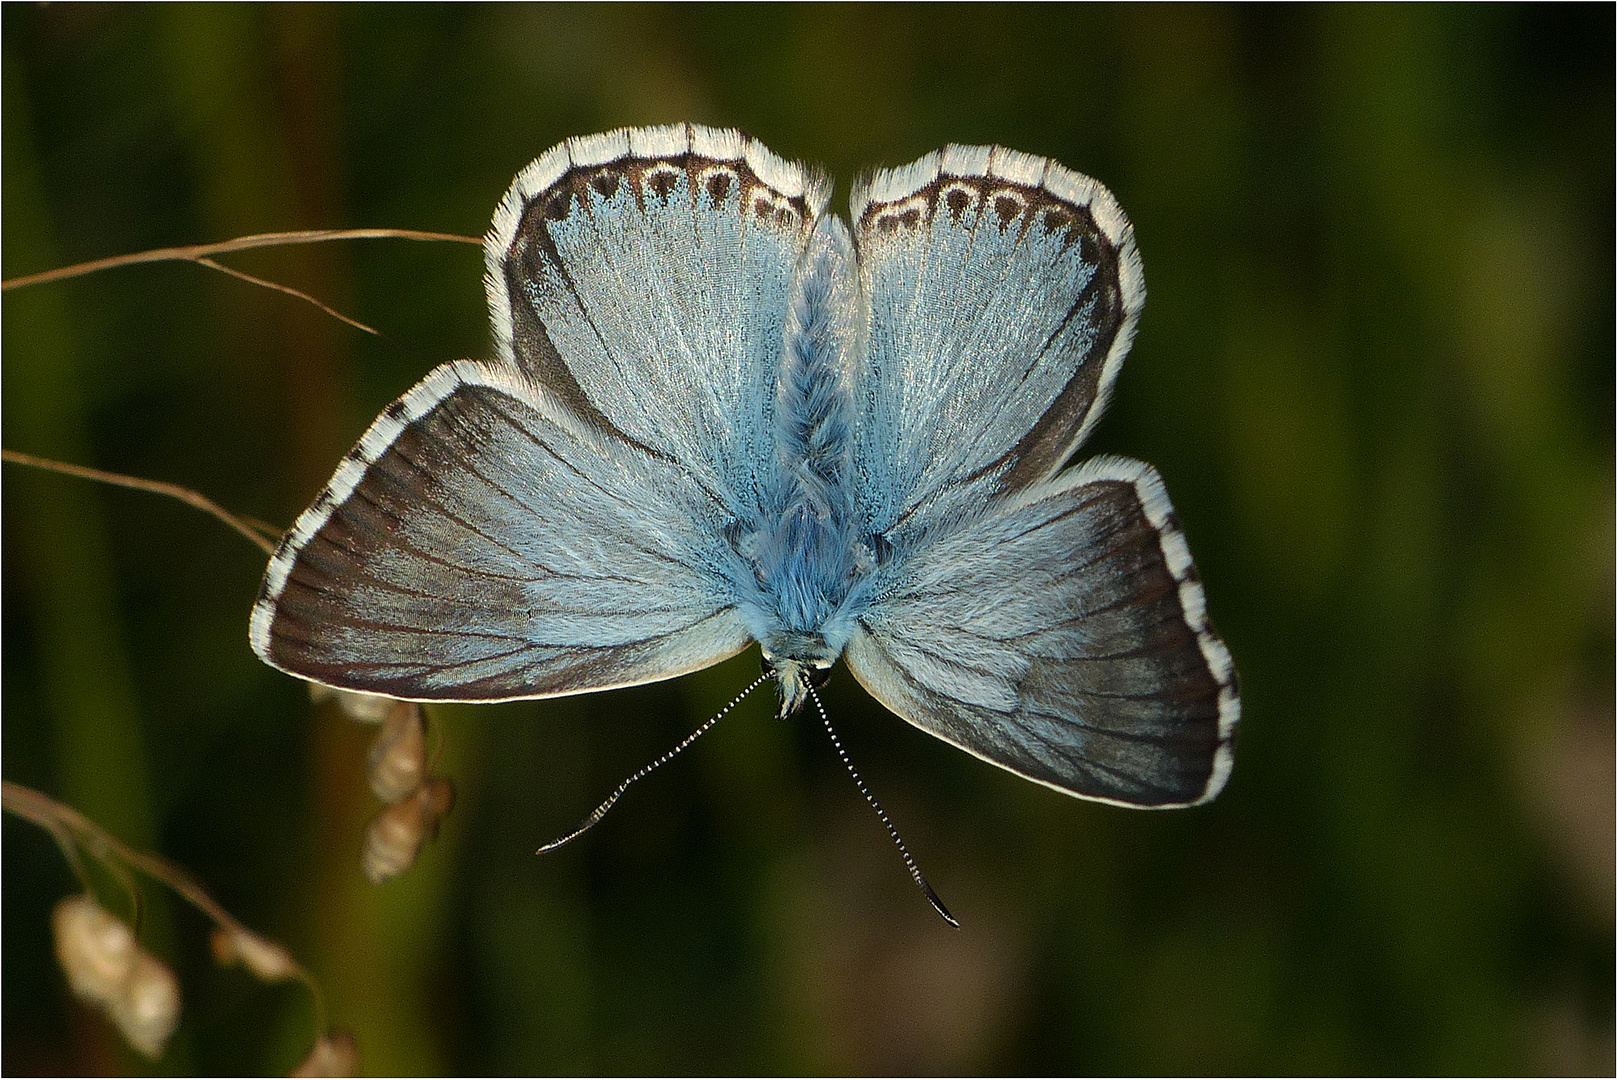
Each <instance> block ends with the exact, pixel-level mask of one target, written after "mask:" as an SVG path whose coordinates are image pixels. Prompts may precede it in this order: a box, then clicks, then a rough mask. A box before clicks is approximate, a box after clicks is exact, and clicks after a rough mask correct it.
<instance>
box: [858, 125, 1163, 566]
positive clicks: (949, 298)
mask: <svg viewBox="0 0 1618 1080" xmlns="http://www.w3.org/2000/svg"><path fill="white" fill-rule="evenodd" d="M851 208H852V213H853V220H854V236H855V239H856V242H857V244H858V250H859V273H860V284H861V288H862V290H863V292H864V294H865V297H866V302H867V305H868V309H867V310H868V320H869V323H868V330H867V338H866V340H867V346H866V351H865V356H864V365H863V369H862V371H861V372H860V385H861V387H862V396H861V398H860V401H859V421H858V435H857V439H856V443H855V459H856V469H857V474H858V477H859V482H860V492H859V493H860V498H861V500H862V504H863V505H865V506H867V507H868V508H869V509H868V513H869V516H870V525H871V527H872V530H873V531H874V532H877V533H882V534H888V533H889V532H890V530H894V529H895V527H896V526H908V527H909V528H910V529H911V530H912V532H915V531H916V530H917V529H920V528H921V526H923V525H925V524H927V523H929V522H932V521H935V520H940V519H948V518H950V517H951V516H952V515H958V514H962V513H966V514H970V513H971V508H972V507H973V506H975V505H981V504H982V503H983V502H985V501H987V500H988V499H991V498H995V497H998V496H1002V495H1004V494H1006V493H1008V492H1012V491H1015V490H1018V489H1020V488H1023V487H1026V486H1028V485H1029V484H1032V483H1036V482H1038V481H1040V480H1045V479H1048V478H1050V477H1051V476H1052V475H1054V474H1055V472H1056V471H1057V470H1058V469H1059V468H1060V467H1061V466H1062V465H1063V464H1064V463H1065V462H1066V460H1067V459H1068V457H1069V456H1070V455H1071V453H1072V452H1073V450H1074V449H1075V448H1076V447H1077V445H1078V444H1079V442H1080V441H1082V439H1083V438H1084V436H1085V435H1086V434H1087V433H1088V431H1089V430H1090V428H1091V427H1092V426H1093V424H1094V423H1095V420H1096V419H1097V418H1098V417H1099V415H1100V413H1101V409H1102V408H1103V406H1104V404H1105V401H1106V398H1107V394H1108V392H1109V389H1110V387H1111V385H1112V381H1113V379H1114V378H1115V377H1116V375H1117V372H1118V369H1119V366H1120V365H1121V364H1122V362H1123V358H1124V355H1125V353H1127V352H1128V349H1129V343H1130V341H1131V339H1132V336H1133V334H1134V327H1135V322H1136V320H1137V318H1138V316H1139V312H1140V307H1141V304H1142V302H1143V301H1144V299H1145V285H1144V281H1143V278H1142V275H1141V269H1140V260H1139V257H1138V256H1137V254H1136V251H1135V242H1134V235H1133V232H1132V230H1131V229H1130V226H1129V223H1128V221H1127V220H1126V219H1125V218H1124V216H1123V213H1122V211H1121V210H1119V208H1118V205H1117V203H1116V202H1115V201H1114V200H1113V198H1112V196H1111V194H1110V193H1108V191H1107V190H1106V189H1105V188H1104V187H1102V186H1101V185H1100V184H1098V183H1096V182H1095V181H1094V180H1091V179H1089V178H1088V177H1085V176H1081V175H1080V174H1078V173H1075V172H1072V171H1070V170H1068V169H1066V168H1064V167H1062V166H1061V165H1059V164H1057V163H1056V162H1053V161H1049V160H1047V159H1044V158H1037V157H1032V156H1029V155H1027V154H1020V153H1017V152H1015V151H1011V150H1006V149H1004V148H1001V147H973V146H948V147H945V148H944V149H943V150H941V151H938V152H936V153H933V154H929V155H928V156H927V157H925V158H922V159H921V160H920V161H917V162H915V163H913V164H911V165H908V166H905V167H903V168H899V169H891V170H885V171H882V172H878V173H875V174H874V175H872V176H870V177H869V178H867V179H865V180H863V181H862V182H861V183H859V184H858V185H856V187H855V191H854V194H853V198H852V201H851ZM923 507H927V508H928V512H927V513H925V514H923V515H922V519H921V520H920V521H912V520H911V518H912V516H913V515H915V514H916V512H917V511H918V510H920V509H921V508H923ZM902 533H903V530H902V529H901V530H899V531H898V532H895V533H894V534H893V535H890V536H889V537H888V538H889V539H890V540H892V541H894V542H896V543H902V542H903V536H902Z"/></svg>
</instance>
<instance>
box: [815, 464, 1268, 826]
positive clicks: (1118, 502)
mask: <svg viewBox="0 0 1618 1080" xmlns="http://www.w3.org/2000/svg"><path fill="white" fill-rule="evenodd" d="M897 572H898V573H899V574H900V575H902V576H899V577H896V578H895V579H894V580H893V581H891V582H890V583H888V585H887V587H886V590H885V592H884V593H883V594H882V596H881V598H880V599H879V600H878V602H877V603H875V604H873V606H872V608H871V610H870V611H869V612H867V614H866V615H865V616H864V617H863V618H862V619H861V626H860V629H859V630H857V631H856V633H855V635H854V637H853V639H852V640H851V641H850V642H849V645H848V648H847V651H846V652H845V656H846V658H847V661H848V665H849V668H850V670H851V671H852V672H853V673H854V676H855V678H857V679H858V680H859V681H860V683H861V684H862V685H863V686H865V688H866V689H867V690H869V691H870V692H871V694H872V695H873V696H874V697H876V698H877V700H879V701H881V702H882V703H883V704H885V705H886V706H887V707H888V708H890V709H892V710H893V711H894V712H895V713H897V714H898V715H900V716H902V717H903V718H904V719H906V720H908V721H910V722H911V723H912V724H915V725H916V726H917V727H920V728H922V729H923V730H925V731H927V732H930V733H931V734H933V735H936V736H938V737H939V738H941V739H944V740H946V741H948V742H951V743H954V744H955V745H956V746H959V747H961V748H962V749H964V750H967V751H968V752H970V753H972V754H974V755H976V756H978V757H981V758H984V759H985V760H988V761H990V762H993V763H994V764H996V765H999V766H1001V767H1002V768H1005V769H1008V770H1010V771H1011V772H1014V773H1017V774H1018V775H1021V776H1024V777H1027V778H1028V779H1031V780H1035V781H1038V782H1040V783H1042V784H1046V785H1047V786H1049V787H1053V788H1056V789H1057V790H1059V791H1063V792H1066V793H1068V794H1071V795H1077V796H1079V797H1081V798H1086V799H1095V800H1099V801H1102V802H1108V803H1114V804H1118V805H1123V806H1134V807H1152V808H1170V807H1179V806H1190V805H1195V804H1198V803H1203V802H1207V801H1208V800H1210V799H1212V798H1213V797H1214V796H1216V795H1217V794H1218V793H1219V791H1220V789H1221V788H1223V786H1224V784H1225V781H1226V779H1227V778H1228V777H1229V775H1230V768H1231V761H1232V757H1231V750H1232V744H1233V742H1234V739H1235V735H1236V727H1237V722H1238V719H1239V718H1240V715H1241V703H1240V699H1239V697H1238V694H1237V688H1236V673H1235V669H1234V666H1233V665H1232V662H1231V658H1230V653H1229V651H1228V650H1227V649H1226V648H1225V645H1224V643H1223V642H1222V641H1220V639H1219V638H1218V637H1217V636H1216V635H1215V634H1214V632H1213V629H1212V627H1211V626H1210V625H1209V622H1208V616H1207V606H1206V602H1205V600H1204V597H1203V591H1202V586H1201V584H1200V582H1199V581H1198V579H1197V575H1196V571H1195V569H1194V568H1193V566H1192V563H1191V555H1190V551H1189V549H1188V548H1187V546H1186V543H1185V538H1184V536H1183V535H1182V534H1181V532H1180V528H1179V524H1178V521H1177V520H1176V518H1175V515H1174V512H1173V510H1172V508H1171V507H1170V505H1169V501H1168V496H1167V494H1166V492H1165V491H1164V489H1163V484H1162V481H1161V480H1160V479H1159V477H1158V475H1157V473H1156V471H1155V470H1153V469H1152V468H1151V466H1149V465H1146V464H1144V463H1142V462H1137V461H1129V460H1125V459H1120V458H1107V457H1103V458H1097V459H1095V460H1092V461H1089V462H1086V463H1085V464H1084V465H1082V466H1079V467H1077V468H1075V469H1072V470H1070V471H1069V472H1068V473H1065V474H1062V475H1060V476H1058V477H1057V478H1056V479H1055V480H1054V481H1052V482H1051V483H1049V484H1044V485H1040V486H1039V487H1037V488H1035V489H1031V490H1028V491H1025V492H1024V493H1023V494H1022V495H1021V496H1020V497H1019V498H1017V499H1016V500H1013V501H1012V502H1010V503H1009V504H1007V505H1006V506H1004V507H1002V508H1000V509H999V510H997V511H996V512H995V513H994V514H991V515H990V516H989V517H987V518H984V519H981V520H980V521H978V522H976V523H974V524H971V525H968V526H966V527H965V528H963V529H961V530H959V531H958V532H957V533H956V534H955V535H953V536H949V537H945V538H941V539H940V540H939V541H938V542H937V543H936V544H934V545H929V547H928V548H927V549H926V550H924V551H922V552H919V553H918V554H916V555H915V556H914V557H913V558H912V559H911V560H910V562H909V565H901V566H900V567H899V568H898V571H897Z"/></svg>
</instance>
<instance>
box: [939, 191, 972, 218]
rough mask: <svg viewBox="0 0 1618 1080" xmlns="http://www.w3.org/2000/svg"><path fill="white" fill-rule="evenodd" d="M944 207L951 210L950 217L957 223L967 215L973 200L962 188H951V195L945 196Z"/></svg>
mask: <svg viewBox="0 0 1618 1080" xmlns="http://www.w3.org/2000/svg"><path fill="white" fill-rule="evenodd" d="M944 205H945V206H947V207H948V208H949V212H950V216H951V217H953V218H954V219H955V220H956V221H959V220H961V215H962V214H964V213H966V208H967V207H968V206H970V205H972V198H971V196H969V195H968V194H967V193H966V192H964V191H962V190H961V189H960V188H951V189H950V193H949V194H948V195H945V196H944Z"/></svg>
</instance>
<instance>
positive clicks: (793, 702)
mask: <svg viewBox="0 0 1618 1080" xmlns="http://www.w3.org/2000/svg"><path fill="white" fill-rule="evenodd" d="M787 636H790V637H791V638H793V639H797V638H802V639H803V640H801V641H800V640H793V641H791V642H782V641H776V642H771V643H770V644H767V645H764V646H763V651H764V672H765V674H767V675H774V676H775V682H776V686H777V687H778V688H779V689H780V691H781V718H782V719H783V720H784V719H786V718H787V717H789V716H792V715H793V714H794V713H796V712H797V711H798V710H799V709H801V708H803V706H804V702H806V701H808V700H809V691H810V690H811V689H813V690H818V689H820V688H821V687H822V686H825V685H826V681H827V680H828V679H830V678H831V666H832V665H833V664H835V663H836V662H837V653H836V652H834V651H833V650H832V648H831V646H830V645H828V644H827V643H826V640H825V639H824V638H822V637H819V636H818V635H815V636H811V635H808V634H803V635H799V634H793V635H787ZM772 645H774V646H776V647H775V648H772V647H771V646H772ZM783 645H785V646H788V648H789V649H790V651H787V650H783V649H781V646H783Z"/></svg>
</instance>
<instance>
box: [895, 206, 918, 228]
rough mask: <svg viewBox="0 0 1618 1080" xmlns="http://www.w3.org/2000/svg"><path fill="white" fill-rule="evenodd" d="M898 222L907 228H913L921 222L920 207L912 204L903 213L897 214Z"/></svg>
mask: <svg viewBox="0 0 1618 1080" xmlns="http://www.w3.org/2000/svg"><path fill="white" fill-rule="evenodd" d="M899 224H901V225H903V226H904V227H905V228H907V229H914V228H915V227H916V226H917V225H920V224H921V208H920V207H916V206H912V207H911V208H910V209H908V210H906V211H905V212H904V213H902V214H900V215H899Z"/></svg>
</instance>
